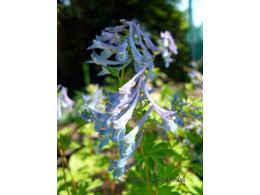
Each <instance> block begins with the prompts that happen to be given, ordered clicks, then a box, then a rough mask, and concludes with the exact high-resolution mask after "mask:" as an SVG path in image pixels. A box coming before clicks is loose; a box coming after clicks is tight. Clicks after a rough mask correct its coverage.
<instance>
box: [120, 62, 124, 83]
mask: <svg viewBox="0 0 260 195" xmlns="http://www.w3.org/2000/svg"><path fill="white" fill-rule="evenodd" d="M124 74H125V63H124V64H123V68H122V72H121V78H120V80H119V83H120V86H122V84H123V78H124Z"/></svg>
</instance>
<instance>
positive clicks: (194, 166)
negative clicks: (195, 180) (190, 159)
mask: <svg viewBox="0 0 260 195" xmlns="http://www.w3.org/2000/svg"><path fill="white" fill-rule="evenodd" d="M190 166H191V168H192V169H193V170H194V171H195V172H196V173H198V174H199V176H202V175H203V166H202V165H201V164H199V163H190Z"/></svg>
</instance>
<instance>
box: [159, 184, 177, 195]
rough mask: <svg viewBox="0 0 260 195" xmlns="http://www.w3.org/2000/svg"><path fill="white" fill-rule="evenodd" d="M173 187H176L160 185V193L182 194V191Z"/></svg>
mask: <svg viewBox="0 0 260 195" xmlns="http://www.w3.org/2000/svg"><path fill="white" fill-rule="evenodd" d="M173 189H174V187H173V186H167V185H163V186H161V187H160V189H159V191H158V194H163V195H164V194H166V195H167V194H169V195H180V193H178V192H176V191H175V192H174V191H172V190H173Z"/></svg>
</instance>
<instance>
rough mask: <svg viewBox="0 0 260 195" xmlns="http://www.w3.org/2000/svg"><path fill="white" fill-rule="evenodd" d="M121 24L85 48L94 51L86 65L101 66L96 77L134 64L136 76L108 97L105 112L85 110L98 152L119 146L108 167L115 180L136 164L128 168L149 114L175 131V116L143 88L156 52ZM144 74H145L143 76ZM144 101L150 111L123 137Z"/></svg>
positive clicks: (144, 37) (130, 25)
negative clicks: (92, 125)
mask: <svg viewBox="0 0 260 195" xmlns="http://www.w3.org/2000/svg"><path fill="white" fill-rule="evenodd" d="M121 22H122V23H123V24H122V25H121V26H117V27H109V28H106V29H105V31H103V32H102V34H101V36H96V40H94V43H93V45H91V46H90V47H89V48H88V49H92V50H93V52H92V55H91V57H92V60H91V61H87V62H88V63H95V64H98V65H102V71H101V73H99V75H104V74H108V73H109V68H108V66H115V67H116V68H117V69H118V70H121V69H122V68H123V67H125V66H127V65H129V64H130V62H131V61H132V60H133V61H134V69H135V71H136V75H135V76H134V77H133V78H132V79H130V80H129V81H128V82H126V83H125V84H124V85H123V86H121V87H120V88H119V90H118V92H116V93H108V99H109V101H108V102H107V103H106V105H105V109H104V112H101V111H99V110H96V109H93V108H90V107H86V109H87V110H88V113H89V116H92V118H93V120H94V121H95V130H97V131H98V132H99V138H100V145H99V148H100V149H102V148H103V147H104V146H105V145H107V144H108V143H109V140H110V139H111V141H113V142H114V143H118V147H119V154H120V157H121V158H120V159H119V160H117V161H112V160H111V161H110V164H111V166H110V167H109V170H111V171H112V170H113V175H114V177H119V176H121V175H122V174H124V172H125V170H126V169H128V168H130V167H131V166H134V165H135V164H136V163H137V162H134V163H133V164H130V165H127V162H128V161H129V159H130V158H131V157H132V156H133V155H134V152H135V150H136V149H137V147H138V144H139V143H140V141H141V139H142V136H143V133H144V131H145V130H140V129H141V127H142V126H143V124H144V122H145V121H146V119H147V118H148V116H149V114H150V113H151V111H152V110H155V111H156V112H157V113H158V114H159V115H160V117H161V119H162V127H163V128H164V129H166V130H170V131H172V132H175V131H176V129H177V126H176V124H175V123H174V115H175V112H173V111H168V110H165V109H163V108H161V107H159V106H158V105H157V104H156V103H155V102H154V101H153V99H152V98H151V96H150V93H152V91H153V89H151V90H147V87H146V83H147V81H148V78H149V77H150V75H151V73H152V72H153V69H154V64H153V55H151V54H150V52H157V51H158V48H157V47H156V46H155V45H154V44H153V43H152V41H151V40H150V38H149V37H148V36H147V35H146V34H145V33H144V32H143V31H142V30H141V29H140V26H139V25H138V24H135V23H134V22H130V21H126V20H121ZM94 49H95V50H96V49H102V50H103V51H102V52H101V54H100V55H98V54H97V53H96V52H95V51H94ZM113 55H114V56H113ZM113 57H114V58H113ZM109 58H111V59H109ZM146 70H148V72H147V74H145V71H146ZM143 99H145V100H146V101H149V102H150V104H149V105H150V108H149V109H148V110H147V111H146V113H145V114H144V115H143V116H142V119H141V120H140V121H139V122H138V124H137V125H136V127H134V128H133V129H132V130H131V131H130V132H129V133H128V134H126V125H127V123H128V121H129V120H130V119H131V118H132V116H133V112H134V110H135V108H136V106H137V104H138V102H140V101H141V100H143ZM137 135H138V138H137V139H136V136H137ZM135 139H136V140H135Z"/></svg>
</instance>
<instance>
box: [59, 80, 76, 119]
mask: <svg viewBox="0 0 260 195" xmlns="http://www.w3.org/2000/svg"><path fill="white" fill-rule="evenodd" d="M67 91H68V89H67V88H66V87H63V86H61V85H58V87H57V93H58V99H57V106H58V108H57V111H58V112H57V119H58V120H60V119H61V117H62V113H63V112H65V111H67V110H70V111H71V110H72V109H73V105H74V101H73V100H71V99H70V98H69V96H68V94H67Z"/></svg>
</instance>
